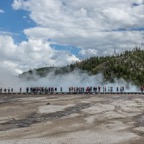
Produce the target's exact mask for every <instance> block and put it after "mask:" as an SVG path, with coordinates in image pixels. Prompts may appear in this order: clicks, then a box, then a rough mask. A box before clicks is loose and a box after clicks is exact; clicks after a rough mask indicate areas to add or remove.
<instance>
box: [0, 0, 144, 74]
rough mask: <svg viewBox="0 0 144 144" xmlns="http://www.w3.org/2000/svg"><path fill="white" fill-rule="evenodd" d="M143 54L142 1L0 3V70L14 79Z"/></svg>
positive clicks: (3, 0)
mask: <svg viewBox="0 0 144 144" xmlns="http://www.w3.org/2000/svg"><path fill="white" fill-rule="evenodd" d="M136 46H140V47H141V48H142V49H144V1H143V0H99V1H97V0H74V1H72V0H0V66H4V67H7V68H9V69H10V70H11V71H13V72H16V73H22V72H23V71H27V70H29V69H33V68H38V67H45V66H65V65H67V64H71V63H75V62H77V61H81V60H83V59H86V58H89V57H91V56H106V55H113V54H114V53H115V52H116V53H120V52H123V51H125V50H132V49H133V48H134V47H136Z"/></svg>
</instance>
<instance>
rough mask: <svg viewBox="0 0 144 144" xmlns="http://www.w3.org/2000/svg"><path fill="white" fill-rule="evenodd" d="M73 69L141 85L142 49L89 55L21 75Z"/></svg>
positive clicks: (143, 63)
mask: <svg viewBox="0 0 144 144" xmlns="http://www.w3.org/2000/svg"><path fill="white" fill-rule="evenodd" d="M75 69H81V70H83V71H87V72H88V73H89V74H90V75H95V74H98V73H103V75H104V79H105V80H108V81H110V82H113V81H114V78H118V79H119V78H123V79H125V80H126V81H128V82H133V83H134V84H136V85H143V84H144V50H141V49H138V48H135V49H134V50H133V51H125V52H124V53H121V54H119V55H116V56H106V57H91V58H89V59H86V60H83V61H81V62H77V63H75V64H71V65H68V66H65V67H44V68H39V69H35V70H30V71H28V72H25V73H23V74H22V75H21V77H27V79H30V78H34V74H37V75H39V76H41V77H44V76H46V75H47V74H48V73H50V72H54V73H55V74H56V75H58V74H64V73H69V72H72V71H74V70H75Z"/></svg>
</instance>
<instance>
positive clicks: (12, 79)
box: [0, 67, 139, 92]
mask: <svg viewBox="0 0 144 144" xmlns="http://www.w3.org/2000/svg"><path fill="white" fill-rule="evenodd" d="M98 86H100V87H106V88H107V89H108V88H109V87H113V92H116V87H119V88H120V87H121V86H124V87H125V92H137V91H139V89H138V88H137V87H136V86H134V85H132V83H127V82H126V81H124V80H123V79H119V80H117V79H115V82H114V83H110V82H107V81H104V79H103V75H102V74H98V75H95V76H89V75H88V74H87V73H86V72H85V73H84V72H82V71H80V70H75V71H73V72H71V73H68V74H65V75H61V74H60V75H55V74H54V72H51V73H49V74H48V75H47V76H46V77H43V78H40V77H39V76H37V75H35V80H24V79H21V78H19V77H18V76H16V74H15V73H12V72H11V71H10V70H7V68H3V67H1V70H0V87H2V88H3V89H4V88H13V89H14V92H18V91H19V89H20V87H22V91H23V92H25V90H26V87H57V89H58V91H60V88H61V87H62V89H63V92H68V91H69V87H85V88H86V87H98Z"/></svg>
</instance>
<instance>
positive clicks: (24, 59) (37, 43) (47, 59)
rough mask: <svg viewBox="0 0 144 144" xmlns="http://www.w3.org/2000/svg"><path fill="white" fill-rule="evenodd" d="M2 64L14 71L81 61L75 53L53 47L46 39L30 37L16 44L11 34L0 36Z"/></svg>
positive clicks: (0, 59)
mask: <svg viewBox="0 0 144 144" xmlns="http://www.w3.org/2000/svg"><path fill="white" fill-rule="evenodd" d="M0 41H1V43H0V65H6V67H8V68H9V69H11V70H12V71H13V72H14V71H16V72H22V71H26V70H29V69H30V68H38V67H42V66H64V65H66V64H70V63H73V62H76V61H79V59H78V58H77V57H75V56H74V55H72V54H70V53H68V52H64V51H58V50H54V49H52V48H51V46H50V44H49V43H48V42H47V41H44V40H38V39H37V40H34V39H29V40H28V41H23V42H21V43H19V44H15V43H14V40H13V39H12V37H11V36H0Z"/></svg>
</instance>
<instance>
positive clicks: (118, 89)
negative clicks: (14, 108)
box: [0, 86, 125, 94]
mask: <svg viewBox="0 0 144 144" xmlns="http://www.w3.org/2000/svg"><path fill="white" fill-rule="evenodd" d="M64 92H69V93H113V92H117V93H123V92H125V88H124V86H120V87H104V86H103V87H102V86H97V87H92V86H91V87H68V88H67V90H66V89H63V88H62V87H60V88H57V87H26V88H22V87H20V88H19V90H17V91H15V93H31V94H51V93H64ZM0 93H8V94H12V93H14V89H13V88H10V87H9V88H2V87H1V88H0Z"/></svg>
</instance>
